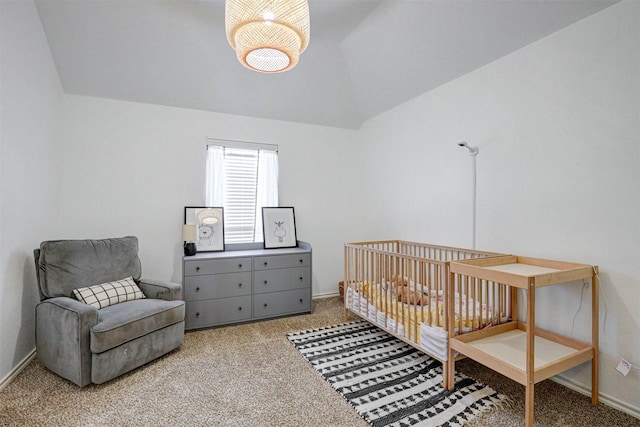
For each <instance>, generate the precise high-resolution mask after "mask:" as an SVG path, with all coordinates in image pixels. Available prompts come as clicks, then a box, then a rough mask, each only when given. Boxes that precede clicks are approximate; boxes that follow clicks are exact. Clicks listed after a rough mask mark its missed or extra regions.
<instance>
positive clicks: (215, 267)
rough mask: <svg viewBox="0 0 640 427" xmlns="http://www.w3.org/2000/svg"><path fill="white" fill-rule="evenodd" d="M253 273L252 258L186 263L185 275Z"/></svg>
mask: <svg viewBox="0 0 640 427" xmlns="http://www.w3.org/2000/svg"><path fill="white" fill-rule="evenodd" d="M241 271H251V258H250V257H247V258H228V259H204V260H193V261H185V263H184V275H185V276H197V275H201V274H218V273H238V272H241Z"/></svg>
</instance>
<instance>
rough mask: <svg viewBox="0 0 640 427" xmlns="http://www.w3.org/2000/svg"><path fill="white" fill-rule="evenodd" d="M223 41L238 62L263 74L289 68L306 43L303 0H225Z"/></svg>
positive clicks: (307, 22) (304, 0)
mask: <svg viewBox="0 0 640 427" xmlns="http://www.w3.org/2000/svg"><path fill="white" fill-rule="evenodd" d="M225 28H226V31H227V40H229V43H230V44H231V47H233V48H234V49H235V50H236V56H237V57H238V60H239V61H240V63H242V65H244V66H245V67H247V68H250V69H252V70H255V71H260V72H263V73H279V72H282V71H287V70H290V69H291V68H293V67H295V65H296V64H297V63H298V58H299V56H300V54H301V53H302V52H304V50H305V49H306V48H307V45H308V44H309V4H308V2H307V0H226V3H225Z"/></svg>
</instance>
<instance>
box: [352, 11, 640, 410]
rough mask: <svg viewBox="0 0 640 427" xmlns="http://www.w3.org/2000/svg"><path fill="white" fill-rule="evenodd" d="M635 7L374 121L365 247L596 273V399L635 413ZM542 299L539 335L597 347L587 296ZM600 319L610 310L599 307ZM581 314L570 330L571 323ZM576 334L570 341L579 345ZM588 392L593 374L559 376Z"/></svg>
mask: <svg viewBox="0 0 640 427" xmlns="http://www.w3.org/2000/svg"><path fill="white" fill-rule="evenodd" d="M639 22H640V3H639V2H635V1H626V2H622V3H620V4H617V5H615V6H613V7H610V8H608V9H606V10H604V11H603V12H600V13H598V14H596V15H593V16H591V17H589V18H587V19H585V20H583V21H580V22H578V23H576V24H574V25H572V26H570V27H568V28H566V29H564V30H562V31H560V32H558V33H555V34H553V35H551V36H549V37H547V38H545V39H542V40H540V41H538V42H536V43H534V44H531V45H529V46H527V47H525V48H523V49H521V50H519V51H517V52H515V53H513V54H511V55H509V56H507V57H504V58H502V59H500V60H497V61H495V62H493V63H491V64H489V65H487V66H485V67H483V68H481V69H479V70H477V71H474V72H473V73H470V74H468V75H466V76H463V77H462V78H459V79H457V80H455V81H453V82H451V83H449V84H446V85H444V86H442V87H440V88H438V89H436V90H433V91H431V92H429V93H427V94H425V95H423V96H420V97H418V98H416V99H414V100H412V101H410V102H407V103H405V104H403V105H401V106H399V107H397V108H395V109H393V110H391V111H389V112H386V113H384V114H382V115H380V116H378V117H376V118H374V119H372V120H370V121H369V122H367V123H366V124H365V126H364V127H363V129H362V137H363V139H364V141H366V144H368V151H369V152H370V153H372V156H371V160H372V162H373V163H372V164H373V165H376V166H375V167H374V166H372V165H370V167H369V168H368V169H367V170H368V171H370V172H371V173H370V174H369V175H368V177H367V178H368V188H369V191H368V193H367V194H366V196H367V197H368V198H369V205H370V206H376V207H377V208H376V209H377V211H378V212H379V213H380V214H379V215H371V216H369V218H370V219H371V222H370V224H369V227H370V228H371V230H372V232H371V235H370V238H372V239H373V238H387V237H401V238H407V239H412V240H418V241H427V242H434V243H445V244H450V245H463V246H471V240H472V233H471V229H472V218H471V200H472V193H471V183H472V174H471V170H472V165H471V158H470V156H468V154H467V153H466V151H465V150H464V149H462V148H460V147H458V146H457V145H456V143H457V142H458V141H460V140H467V141H469V143H470V144H471V145H478V146H479V147H480V154H479V156H478V157H477V165H478V222H477V224H478V234H477V247H478V248H479V249H486V250H494V251H500V252H507V253H515V254H520V255H528V256H535V257H542V258H551V259H559V260H564V261H575V262H582V263H589V264H597V265H599V266H600V269H601V274H600V276H601V279H602V285H601V286H602V288H601V289H602V298H601V304H602V305H604V303H605V302H606V309H607V312H606V325H604V322H603V321H602V322H601V325H600V326H601V327H600V333H601V346H600V354H601V357H602V359H601V365H600V366H601V369H600V373H601V384H600V385H601V392H602V393H604V394H605V395H607V396H608V397H609V398H611V399H612V400H614V401H616V400H617V402H618V404H620V405H621V406H622V407H626V408H627V409H629V408H631V409H630V410H631V411H633V412H635V413H636V414H640V389H639V386H638V384H639V383H640V381H639V380H640V370H638V369H635V370H633V371H632V372H631V373H630V374H629V376H628V377H623V376H621V375H620V374H619V373H618V372H617V371H615V367H616V365H617V364H618V362H619V358H618V356H617V354H619V355H622V356H623V357H626V358H627V359H628V360H630V361H631V362H632V363H634V364H635V366H636V367H640V345H639V343H640V334H639V333H638V330H639V329H640V310H638V308H637V302H638V297H639V296H640V291H639V289H640V270H639V269H638V259H640V226H638V213H639V212H640V179H639V175H638V165H640V148H639V147H640V25H638V23H639ZM580 293H581V285H580V284H579V283H578V284H573V285H572V286H567V285H565V286H560V287H552V288H546V289H544V290H542V291H540V292H539V293H538V298H537V301H536V302H537V308H538V310H537V319H538V322H539V323H538V324H539V325H540V326H541V327H543V328H547V329H551V330H554V331H557V332H559V333H562V334H566V335H572V336H574V337H575V338H577V339H581V340H585V341H589V339H590V329H589V322H590V321H589V307H590V301H591V298H590V292H585V295H584V302H583V308H582V310H581V311H580V313H578V314H577V315H576V313H577V311H578V308H579V305H580ZM600 314H601V319H603V318H604V314H605V313H604V307H603V308H602V310H601V313H600ZM574 316H576V320H575V326H574V328H573V331H572V320H573V318H574ZM572 332H573V334H572ZM564 377H565V378H568V379H569V380H570V381H573V382H575V383H577V384H578V385H579V386H583V387H585V388H590V368H589V366H588V364H587V365H586V366H584V367H579V368H576V369H573V370H571V371H568V372H567V373H565V375H564Z"/></svg>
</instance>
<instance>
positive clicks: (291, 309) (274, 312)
mask: <svg viewBox="0 0 640 427" xmlns="http://www.w3.org/2000/svg"><path fill="white" fill-rule="evenodd" d="M310 311H311V291H310V290H309V289H297V290H293V291H283V292H271V293H268V294H259V295H254V296H253V316H254V317H271V316H280V315H285V314H292V313H304V312H310Z"/></svg>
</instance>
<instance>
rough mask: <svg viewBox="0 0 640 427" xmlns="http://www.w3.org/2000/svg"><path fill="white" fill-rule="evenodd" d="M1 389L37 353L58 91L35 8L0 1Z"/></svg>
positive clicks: (54, 193)
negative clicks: (40, 255)
mask: <svg viewBox="0 0 640 427" xmlns="http://www.w3.org/2000/svg"><path fill="white" fill-rule="evenodd" d="M0 16H1V18H0V19H1V21H0V22H1V23H0V28H1V37H0V39H1V45H0V52H1V56H0V74H1V76H0V85H1V90H2V97H1V104H0V108H1V111H2V115H1V117H2V123H1V134H0V135H1V137H0V202H1V209H0V237H1V238H0V385H1V384H3V383H4V382H5V381H6V379H7V377H8V375H10V373H11V371H12V370H13V368H14V367H16V366H17V365H19V364H20V363H21V362H22V361H23V360H24V359H25V358H26V357H28V356H29V354H30V353H31V352H32V351H33V349H34V347H35V339H34V307H35V305H36V303H37V302H38V300H39V297H38V291H37V287H36V280H35V269H34V263H33V252H32V251H33V249H34V248H37V247H38V245H39V243H40V241H41V240H45V239H47V238H50V237H52V236H54V235H55V230H56V228H57V216H56V215H57V211H58V210H57V208H58V176H57V161H58V154H57V150H56V147H55V141H56V129H57V121H58V114H59V111H60V105H61V102H62V96H63V94H62V88H61V85H60V81H59V79H58V74H57V72H56V69H55V65H54V63H53V59H52V57H51V53H50V51H49V46H48V44H47V40H46V38H45V35H44V31H43V30H42V25H41V24H40V18H39V17H38V13H37V11H36V8H35V6H34V4H33V3H32V2H23V1H19V2H18V1H15V2H14V1H5V0H3V1H2V2H0Z"/></svg>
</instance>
